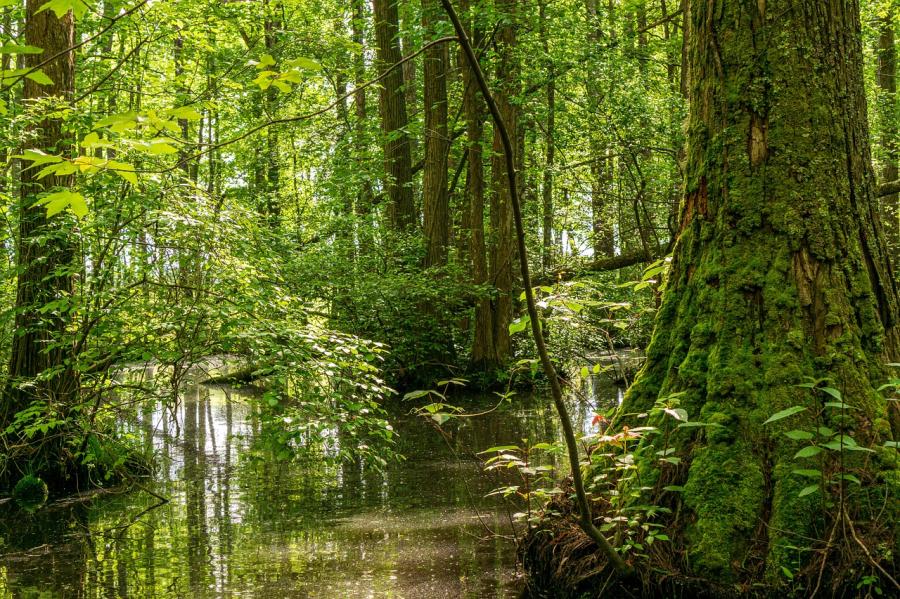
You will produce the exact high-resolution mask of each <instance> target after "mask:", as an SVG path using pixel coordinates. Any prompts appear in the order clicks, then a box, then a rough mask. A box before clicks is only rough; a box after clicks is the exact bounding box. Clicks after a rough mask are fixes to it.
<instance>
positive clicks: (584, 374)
mask: <svg viewBox="0 0 900 599" xmlns="http://www.w3.org/2000/svg"><path fill="white" fill-rule="evenodd" d="M579 374H580V375H581V378H585V377H588V376H591V371H590V370H588V367H587V366H582V367H581V372H579Z"/></svg>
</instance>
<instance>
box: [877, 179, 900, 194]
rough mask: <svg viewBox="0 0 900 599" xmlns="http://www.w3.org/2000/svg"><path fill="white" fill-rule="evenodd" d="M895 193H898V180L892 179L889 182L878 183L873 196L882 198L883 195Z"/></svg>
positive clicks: (899, 191)
mask: <svg viewBox="0 0 900 599" xmlns="http://www.w3.org/2000/svg"><path fill="white" fill-rule="evenodd" d="M895 193H900V181H892V182H890V183H885V184H884V185H879V186H878V188H877V189H876V190H875V197H876V198H883V197H884V196H889V195H892V194H895Z"/></svg>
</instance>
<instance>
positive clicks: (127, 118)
mask: <svg viewBox="0 0 900 599" xmlns="http://www.w3.org/2000/svg"><path fill="white" fill-rule="evenodd" d="M137 118H138V114H137V112H135V111H134V110H129V111H128V112H122V113H119V114H111V115H109V116H108V117H106V118H105V119H100V120H99V121H97V123H96V124H95V125H94V129H99V128H100V127H109V126H110V125H120V124H122V123H130V124H137Z"/></svg>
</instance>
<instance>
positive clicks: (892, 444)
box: [884, 441, 900, 449]
mask: <svg viewBox="0 0 900 599" xmlns="http://www.w3.org/2000/svg"><path fill="white" fill-rule="evenodd" d="M884 446H885V447H893V448H894V449H897V448H898V447H900V442H898V441H886V442H885V443H884Z"/></svg>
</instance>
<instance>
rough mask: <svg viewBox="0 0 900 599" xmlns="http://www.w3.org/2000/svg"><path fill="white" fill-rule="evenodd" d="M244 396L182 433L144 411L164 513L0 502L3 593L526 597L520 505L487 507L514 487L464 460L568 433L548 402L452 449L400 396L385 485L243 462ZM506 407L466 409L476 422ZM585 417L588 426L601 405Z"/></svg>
mask: <svg viewBox="0 0 900 599" xmlns="http://www.w3.org/2000/svg"><path fill="white" fill-rule="evenodd" d="M240 393H241V392H239V391H233V390H232V391H229V392H228V393H226V392H225V391H224V390H222V389H221V388H218V387H203V386H201V387H197V388H195V389H193V390H191V391H189V392H188V393H186V394H185V396H184V398H183V401H182V402H180V409H179V414H178V424H179V429H180V431H179V432H180V435H179V436H177V437H176V436H175V434H176V430H175V429H176V427H175V425H174V423H173V422H172V421H171V420H167V419H164V418H163V417H162V413H158V414H155V415H153V416H152V417H150V416H149V415H148V416H146V417H145V430H144V433H143V434H145V435H146V436H147V442H149V443H153V444H154V445H155V447H156V449H157V450H158V452H159V454H160V455H161V457H162V469H161V470H160V472H159V473H158V475H157V476H156V477H155V479H154V480H153V481H152V482H149V481H145V484H146V485H147V486H148V487H150V488H152V489H153V490H154V491H155V492H157V493H159V494H161V495H164V496H166V497H168V498H169V499H170V500H171V501H170V502H169V503H167V504H165V505H161V506H159V507H155V508H154V507H153V506H156V505H157V504H158V503H159V501H158V500H156V499H155V498H153V497H152V496H150V495H148V494H147V493H144V492H142V491H140V490H137V489H135V490H133V491H130V492H128V493H118V494H115V493H103V494H94V495H90V496H88V497H86V496H84V495H82V496H80V497H79V498H78V499H77V500H73V498H69V499H62V500H56V501H54V500H53V499H52V498H51V501H50V502H49V503H48V504H47V505H45V506H44V507H42V508H40V509H38V510H37V511H35V512H33V513H28V512H25V511H24V510H21V509H20V508H19V507H18V506H16V505H15V503H14V502H13V501H11V500H6V501H4V502H3V503H2V504H0V599H7V598H17V599H18V598H23V599H32V598H34V599H38V598H40V599H43V598H57V597H59V598H78V599H81V598H85V599H87V598H91V599H93V598H101V597H102V598H113V597H141V598H150V597H188V598H200V599H204V598H213V597H215V598H220V597H221V598H231V597H252V598H260V599H262V598H265V599H269V598H272V599H275V598H288V597H290V598H316V599H318V598H332V597H334V598H338V597H340V598H343V597H346V598H353V599H356V598H360V599H362V598H368V597H373V598H374V597H393V598H403V599H415V598H457V597H473V598H475V597H477V598H482V597H484V598H508V597H517V596H518V595H519V594H520V592H521V584H520V580H519V575H518V572H517V565H516V556H515V546H514V543H513V541H512V540H511V538H512V536H511V535H512V534H513V530H512V527H511V526H510V515H511V514H512V513H513V512H515V511H516V509H515V508H514V507H513V506H511V505H505V504H504V503H503V501H502V500H501V499H499V498H498V497H496V496H495V497H485V496H486V495H487V494H488V493H489V492H490V491H492V490H493V489H495V488H497V487H499V486H501V485H505V484H515V483H514V482H512V483H511V482H510V479H506V480H505V481H501V480H500V479H498V477H497V475H496V474H494V473H487V474H486V473H484V472H482V469H481V467H480V466H479V465H478V464H477V463H476V462H474V461H473V460H472V459H471V456H470V455H467V454H466V453H465V451H469V452H471V451H482V450H484V449H487V448H489V447H492V446H496V445H519V444H521V441H522V439H523V438H528V439H530V440H531V442H532V443H536V442H539V441H545V440H555V439H558V438H560V435H559V430H558V425H557V424H556V418H555V413H554V412H553V408H552V400H551V399H550V398H549V397H547V396H544V395H532V396H523V395H516V396H514V397H513V401H512V403H511V404H510V403H508V404H504V405H503V406H501V407H500V408H499V409H498V410H496V411H494V412H492V413H490V414H487V415H484V416H480V417H478V418H473V419H465V420H460V421H456V420H454V421H451V422H449V423H446V424H444V427H443V428H444V430H445V431H446V432H447V433H448V437H449V442H448V440H446V439H444V438H443V437H442V436H441V435H440V434H438V432H437V431H436V430H435V428H434V427H433V426H431V425H430V423H429V421H426V420H425V419H423V418H421V417H413V416H408V415H406V414H405V413H404V412H405V411H406V410H408V409H409V407H410V406H409V405H408V404H407V403H401V402H399V401H395V402H394V403H395V404H396V406H395V409H392V410H391V415H390V417H389V419H390V421H391V423H392V424H393V426H394V430H395V431H396V432H397V433H398V434H399V440H398V442H397V445H396V450H397V451H399V452H400V453H401V454H403V455H404V456H405V457H406V461H404V462H400V463H392V464H390V465H389V466H388V467H387V468H386V471H385V472H384V474H383V475H381V474H365V473H363V472H362V471H361V470H360V469H357V468H353V467H348V466H344V467H335V466H329V465H326V464H325V463H324V462H321V463H315V462H313V463H309V464H304V465H299V464H285V463H272V462H269V463H264V464H261V465H256V466H254V465H252V464H251V463H250V462H249V461H248V460H246V459H244V456H246V454H247V453H248V447H249V446H250V445H251V444H252V442H253V439H254V434H255V424H254V420H253V418H252V413H251V410H250V408H249V407H248V405H247V404H246V403H244V402H243V401H242V400H241V398H240ZM620 393H621V392H620V391H619V390H618V389H617V388H615V387H598V388H596V389H595V401H596V402H597V403H599V404H600V405H607V406H608V405H610V404H612V403H614V402H616V400H617V399H619V398H618V395H619V394H620ZM495 399H496V397H483V398H476V397H466V398H464V399H461V400H459V401H458V403H460V404H462V405H466V406H467V411H470V412H477V411H480V409H483V408H490V407H491V406H492V404H493V402H494V401H495ZM451 402H452V400H451ZM572 409H573V417H574V418H575V419H576V421H577V424H578V425H579V426H581V427H588V426H589V425H590V420H591V418H592V416H593V409H592V408H590V407H589V406H586V405H584V404H583V403H581V404H576V405H573V406H572ZM454 442H456V443H457V445H458V447H460V448H462V449H461V450H460V451H458V452H456V453H455V452H454V451H453V450H452V449H451V445H452V444H453V443H454ZM463 450H465V451H463ZM0 501H2V499H0ZM488 529H489V530H490V531H493V532H496V533H498V534H501V535H503V537H501V536H491V534H490V533H489V532H488ZM504 537H505V538H504Z"/></svg>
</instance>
